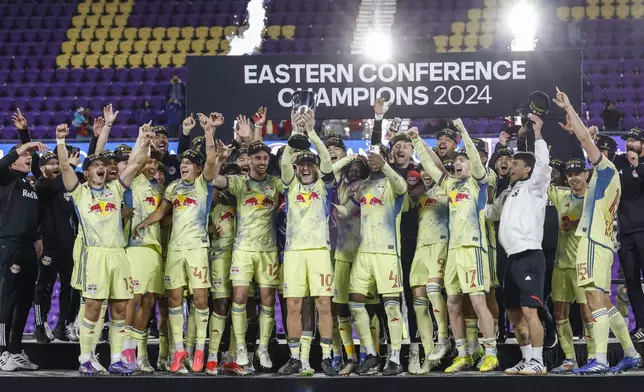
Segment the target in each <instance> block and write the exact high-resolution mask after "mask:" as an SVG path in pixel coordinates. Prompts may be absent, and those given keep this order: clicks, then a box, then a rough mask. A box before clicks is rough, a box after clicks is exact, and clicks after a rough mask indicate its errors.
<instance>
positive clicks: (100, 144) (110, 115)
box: [94, 104, 119, 154]
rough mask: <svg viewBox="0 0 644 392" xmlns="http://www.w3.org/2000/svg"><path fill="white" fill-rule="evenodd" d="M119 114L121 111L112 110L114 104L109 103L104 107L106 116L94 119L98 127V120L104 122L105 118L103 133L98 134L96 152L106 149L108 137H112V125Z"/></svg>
mask: <svg viewBox="0 0 644 392" xmlns="http://www.w3.org/2000/svg"><path fill="white" fill-rule="evenodd" d="M118 114H119V112H113V111H112V104H109V105H107V106H105V107H104V108H103V116H104V117H99V118H97V119H96V120H94V123H95V124H94V126H95V127H97V125H96V122H97V121H101V122H103V119H104V121H105V123H104V125H103V127H102V129H101V134H100V135H99V136H98V140H97V141H96V152H95V153H96V154H98V153H100V152H102V151H104V150H105V145H107V139H109V137H110V130H111V129H112V125H114V120H116V115H118ZM99 125H100V123H99Z"/></svg>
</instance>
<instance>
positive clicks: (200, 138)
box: [190, 136, 206, 151]
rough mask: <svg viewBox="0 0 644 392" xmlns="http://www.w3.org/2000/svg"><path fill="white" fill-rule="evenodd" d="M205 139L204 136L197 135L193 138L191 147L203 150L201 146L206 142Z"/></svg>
mask: <svg viewBox="0 0 644 392" xmlns="http://www.w3.org/2000/svg"><path fill="white" fill-rule="evenodd" d="M205 140H206V139H205V138H204V137H203V136H197V137H196V138H194V139H192V142H191V147H190V148H192V149H193V150H195V151H199V150H201V146H202V145H203V144H204V141H205Z"/></svg>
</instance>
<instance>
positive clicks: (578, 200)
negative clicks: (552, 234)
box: [548, 185, 584, 268]
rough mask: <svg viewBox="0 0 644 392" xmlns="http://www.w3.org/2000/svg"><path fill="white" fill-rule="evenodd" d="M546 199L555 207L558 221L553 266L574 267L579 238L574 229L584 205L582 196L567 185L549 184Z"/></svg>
mask: <svg viewBox="0 0 644 392" xmlns="http://www.w3.org/2000/svg"><path fill="white" fill-rule="evenodd" d="M548 199H550V201H551V202H552V205H554V207H555V208H556V209H557V217H558V222H559V233H558V241H557V259H556V261H555V266H556V267H558V268H576V265H575V264H576V260H577V248H578V247H579V240H580V239H581V237H578V236H577V234H576V231H577V226H578V225H579V219H580V218H581V212H582V210H583V207H584V197H583V196H575V194H574V193H573V192H572V189H570V188H568V187H563V186H554V185H550V187H549V188H548Z"/></svg>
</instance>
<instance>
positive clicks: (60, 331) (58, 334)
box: [53, 323, 76, 342]
mask: <svg viewBox="0 0 644 392" xmlns="http://www.w3.org/2000/svg"><path fill="white" fill-rule="evenodd" d="M72 326H73V324H72ZM74 332H76V328H74ZM53 335H54V338H55V339H56V340H60V341H61V342H69V338H68V337H67V328H65V326H64V325H62V324H60V323H59V324H58V325H57V326H56V328H55V329H54V332H53Z"/></svg>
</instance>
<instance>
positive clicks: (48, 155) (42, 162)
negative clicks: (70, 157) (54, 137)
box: [38, 151, 58, 166]
mask: <svg viewBox="0 0 644 392" xmlns="http://www.w3.org/2000/svg"><path fill="white" fill-rule="evenodd" d="M52 159H58V155H56V154H54V153H53V152H51V151H47V152H46V153H44V154H42V155H41V156H40V159H39V160H38V166H45V165H46V164H47V163H48V162H49V161H51V160H52Z"/></svg>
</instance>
